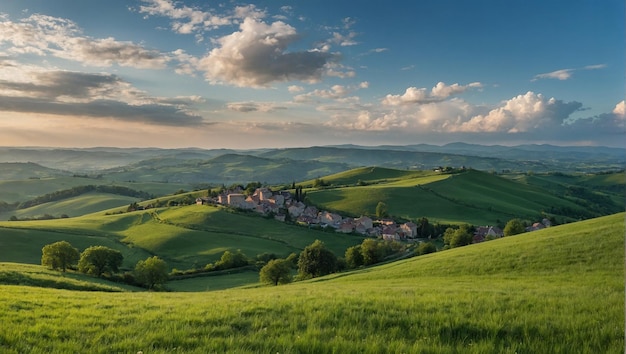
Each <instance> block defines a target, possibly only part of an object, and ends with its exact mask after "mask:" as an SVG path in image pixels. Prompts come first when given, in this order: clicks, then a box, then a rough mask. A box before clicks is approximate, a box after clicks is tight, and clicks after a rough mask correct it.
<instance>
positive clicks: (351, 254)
mask: <svg viewBox="0 0 626 354" xmlns="http://www.w3.org/2000/svg"><path fill="white" fill-rule="evenodd" d="M345 257H346V263H347V265H348V267H349V268H358V267H360V266H362V265H363V255H362V254H361V245H356V246H352V247H349V248H348V249H347V250H346V254H345Z"/></svg>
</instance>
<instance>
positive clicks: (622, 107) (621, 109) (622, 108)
mask: <svg viewBox="0 0 626 354" xmlns="http://www.w3.org/2000/svg"><path fill="white" fill-rule="evenodd" d="M613 114H615V115H616V116H620V117H622V119H625V118H626V104H625V103H624V100H622V101H621V102H620V103H618V104H616V105H615V108H613Z"/></svg>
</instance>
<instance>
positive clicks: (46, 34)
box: [0, 0, 626, 148]
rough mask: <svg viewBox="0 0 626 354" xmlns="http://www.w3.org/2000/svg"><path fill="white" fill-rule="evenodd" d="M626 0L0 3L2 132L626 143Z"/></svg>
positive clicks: (250, 140) (42, 137) (61, 136)
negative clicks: (625, 19)
mask: <svg viewBox="0 0 626 354" xmlns="http://www.w3.org/2000/svg"><path fill="white" fill-rule="evenodd" d="M624 13H625V9H624V2H623V1H622V0H606V1H592V0H587V1H585V0H569V1H558V0H554V1H535V0H531V1H499V0H491V1H486V0H485V1H471V2H470V1H461V0H454V1H453V0H443V1H393V0H391V1H366V2H358V3H357V2H354V1H345V0H335V1H326V0H324V1H256V2H238V1H224V2H218V1H176V2H174V1H170V0H136V1H120V0H112V1H106V2H103V1H71V0H49V1H43V0H38V1H34V0H33V1H31V0H19V1H18V0H4V1H2V2H0V145H5V146H66V147H90V146H119V147H131V146H133V147H142V146H152V147H203V148H260V147H289V146H312V145H329V144H346V143H351V144H361V145H380V144H394V145H404V144H418V143H428V144H438V145H441V144H445V143H450V142H457V141H462V142H468V143H479V144H486V145H492V144H503V145H515V144H524V143H549V144H555V145H605V146H624V143H623V140H624V137H625V136H626V112H625V111H626V107H625V103H624V96H625V83H624V77H625V72H624V66H625V65H624V63H625V58H624V53H625V47H624V44H625V39H624V38H625V37H624V33H625V29H624Z"/></svg>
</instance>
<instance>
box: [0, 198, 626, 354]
mask: <svg viewBox="0 0 626 354" xmlns="http://www.w3.org/2000/svg"><path fill="white" fill-rule="evenodd" d="M174 212H176V211H175V210H173V211H172V213H174ZM164 214H165V213H164ZM137 215H139V214H137ZM166 216H167V215H164V217H166ZM625 216H626V214H624V213H619V214H615V215H611V216H606V217H601V218H596V219H590V220H586V221H582V222H577V223H572V224H568V225H562V226H557V227H552V228H548V229H544V230H541V231H536V232H532V233H526V234H521V235H518V236H513V237H505V238H502V239H498V240H494V241H490V242H485V243H481V244H476V245H471V246H466V247H460V248H455V249H451V250H446V251H441V252H437V253H434V254H429V255H425V256H420V257H415V258H410V259H406V260H401V261H397V262H393V263H388V264H385V265H380V266H377V267H372V268H363V269H360V270H356V271H353V272H346V273H339V274H334V275H330V276H327V277H322V278H317V279H312V280H309V281H304V282H297V283H292V284H289V285H281V286H278V287H255V288H237V289H230V290H220V291H213V292H197V293H182V292H173V293H154V292H122V293H108V292H94V291H68V290H59V289H49V288H40V287H33V286H22V285H1V286H0V321H1V323H2V324H3V330H2V331H0V351H2V352H5V353H24V352H28V353H43V352H94V353H111V352H124V353H137V352H140V351H141V352H144V353H166V352H183V353H206V352H232V353H320V352H325V353H330V352H334V353H416V352H421V353H568V354H569V353H622V352H623V350H624V295H625V294H624V234H625V228H624V218H625ZM198 217H202V216H197V215H196V216H192V217H191V218H198ZM33 267H34V266H33ZM0 269H3V268H0Z"/></svg>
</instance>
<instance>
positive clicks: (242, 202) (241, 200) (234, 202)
mask: <svg viewBox="0 0 626 354" xmlns="http://www.w3.org/2000/svg"><path fill="white" fill-rule="evenodd" d="M226 201H227V204H228V205H229V206H231V207H233V208H246V207H247V203H246V196H245V195H243V194H241V193H231V194H228V195H227V196H226Z"/></svg>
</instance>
